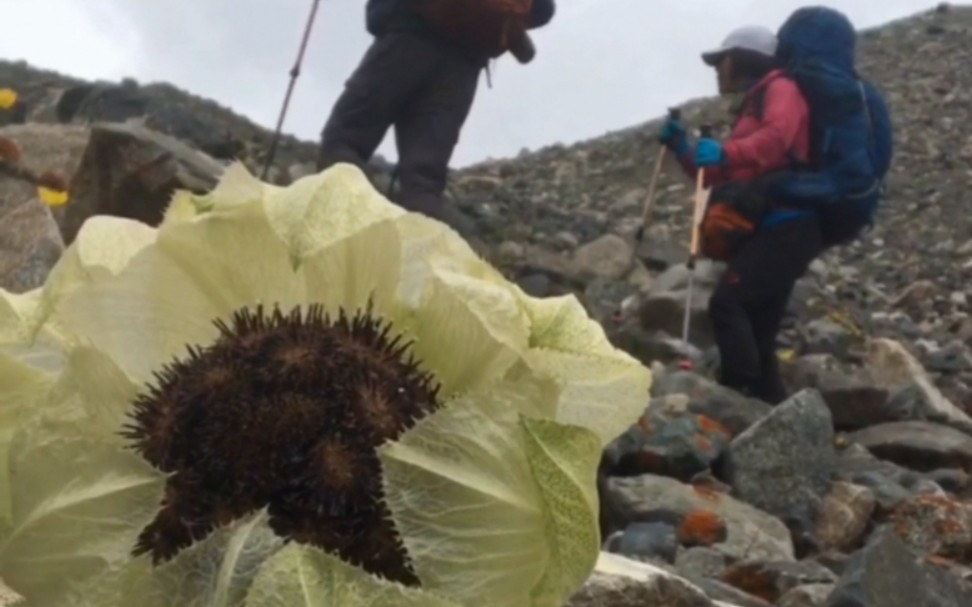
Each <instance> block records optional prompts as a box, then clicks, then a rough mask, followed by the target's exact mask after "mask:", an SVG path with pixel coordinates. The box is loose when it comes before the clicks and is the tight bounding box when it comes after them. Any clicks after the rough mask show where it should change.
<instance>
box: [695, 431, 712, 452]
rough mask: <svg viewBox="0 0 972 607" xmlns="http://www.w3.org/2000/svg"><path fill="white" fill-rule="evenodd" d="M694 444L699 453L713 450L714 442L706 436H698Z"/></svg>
mask: <svg viewBox="0 0 972 607" xmlns="http://www.w3.org/2000/svg"><path fill="white" fill-rule="evenodd" d="M693 442H694V443H695V448H696V449H698V450H699V451H710V450H711V449H712V441H711V440H710V439H709V437H707V436H706V435H704V434H696V435H695V437H694V439H693Z"/></svg>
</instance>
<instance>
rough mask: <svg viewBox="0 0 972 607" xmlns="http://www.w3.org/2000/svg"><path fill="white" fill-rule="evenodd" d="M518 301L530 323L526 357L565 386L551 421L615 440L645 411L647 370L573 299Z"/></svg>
mask: <svg viewBox="0 0 972 607" xmlns="http://www.w3.org/2000/svg"><path fill="white" fill-rule="evenodd" d="M521 293H522V292H521ZM521 300H522V301H523V303H524V305H525V306H526V309H527V313H528V315H529V316H530V321H531V327H530V338H529V339H530V351H529V353H528V354H527V355H526V359H527V360H528V361H529V364H530V365H531V366H532V367H533V369H534V370H535V371H536V372H539V373H545V374H548V375H550V376H552V377H555V378H557V379H558V380H559V381H560V382H561V383H562V385H563V386H564V391H563V393H562V396H561V401H560V403H559V405H558V408H557V409H558V410H557V414H556V419H557V420H558V421H561V422H563V423H567V424H575V425H578V426H583V427H585V428H589V429H591V430H593V431H594V432H595V433H596V434H597V435H598V436H599V437H601V440H602V441H604V442H605V443H607V442H609V441H611V440H613V439H614V438H616V437H617V436H618V435H619V434H621V433H622V432H623V431H624V430H625V428H627V427H628V426H630V425H631V423H633V422H634V421H635V420H636V419H638V417H640V416H641V415H642V413H643V412H644V408H645V407H646V406H647V404H648V401H649V391H650V389H651V371H650V370H649V369H648V368H647V367H645V366H644V365H642V364H641V363H640V362H639V361H638V360H637V359H635V358H634V357H632V356H630V355H629V354H627V353H626V352H624V351H623V350H621V349H619V348H616V347H614V346H613V345H612V344H611V342H610V341H609V340H608V339H607V336H606V335H605V333H604V329H603V328H602V327H601V325H600V324H598V323H597V322H595V321H594V320H593V319H592V318H590V316H588V314H587V312H586V311H585V310H584V308H583V306H581V304H580V302H579V301H577V299H576V298H575V297H573V296H566V297H557V298H549V299H538V298H534V297H529V296H527V295H525V294H523V295H522V296H521Z"/></svg>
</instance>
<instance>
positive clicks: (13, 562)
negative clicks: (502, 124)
mask: <svg viewBox="0 0 972 607" xmlns="http://www.w3.org/2000/svg"><path fill="white" fill-rule="evenodd" d="M2 301H7V302H8V303H7V305H6V307H4V306H3V305H0V328H2V327H4V326H6V327H8V329H7V330H5V333H7V334H11V333H19V334H26V335H28V336H31V338H32V339H36V338H37V336H38V335H46V336H48V338H49V341H56V343H57V344H59V345H58V348H60V350H59V351H58V356H59V357H60V359H59V360H60V361H61V362H60V363H59V365H60V366H56V365H51V368H54V367H57V371H56V373H54V374H53V379H51V373H48V374H47V375H45V376H44V379H43V381H40V380H38V381H37V382H35V383H29V384H27V388H25V389H26V390H27V391H28V392H29V394H30V402H31V403H32V406H31V407H30V408H29V409H30V411H31V412H32V414H30V415H28V416H27V417H26V419H23V418H22V419H21V420H20V421H19V422H18V429H17V432H16V433H15V434H13V436H12V438H10V439H9V441H8V443H9V444H8V445H7V446H6V447H4V446H3V445H0V449H6V450H7V451H9V453H8V458H9V461H10V474H9V480H2V481H0V482H6V483H9V487H6V488H5V487H2V486H0V490H2V489H7V490H8V491H9V494H10V496H11V506H10V508H9V511H10V517H9V518H10V527H9V530H8V531H6V532H5V537H0V541H2V543H0V579H2V580H4V581H5V582H6V584H7V585H9V586H10V588H11V589H12V590H13V591H14V592H17V593H19V594H20V595H22V596H24V597H25V598H26V599H27V603H26V604H27V605H29V606H35V605H36V606H48V605H52V606H53V605H98V606H99V607H121V606H123V605H125V606H127V605H139V606H140V607H154V606H160V607H161V606H163V605H179V606H183V607H186V606H199V607H229V606H246V607H262V606H277V605H279V606H287V607H296V606H298V605H315V606H317V605H321V606H325V605H326V606H331V605H333V606H341V607H355V606H359V605H360V606H365V605H368V606H374V605H389V606H392V605H394V606H401V607H408V606H422V607H437V606H441V607H459V606H462V607H467V606H468V607H476V606H483V607H485V606H489V607H504V606H508V607H514V606H515V607H530V606H535V607H548V606H549V607H555V606H556V607H560V606H561V605H562V604H563V603H564V601H565V600H566V599H567V598H568V597H569V596H570V595H571V594H572V593H573V592H574V591H575V590H576V589H577V588H578V587H579V586H580V585H581V584H582V583H583V582H584V581H585V580H586V578H587V576H588V575H589V573H590V571H591V570H592V568H593V566H594V564H595V562H596V560H597V556H598V551H599V545H600V538H599V532H598V524H597V520H598V517H597V510H598V503H597V495H596V486H595V485H596V482H595V479H596V468H597V465H598V463H599V460H600V455H601V451H602V449H603V447H604V445H605V443H606V442H607V441H610V440H612V439H613V438H614V437H615V436H617V435H618V434H619V433H621V432H622V431H623V430H624V429H625V428H626V427H627V426H628V425H629V424H630V423H631V422H632V420H634V419H636V418H637V417H638V416H639V415H640V414H641V411H642V409H643V407H644V405H645V402H646V400H647V394H648V390H649V387H650V374H649V371H648V370H647V369H646V368H644V367H643V366H642V365H641V364H639V363H638V362H637V361H636V360H634V359H633V358H631V357H629V356H628V355H627V354H625V353H623V352H621V351H619V350H617V349H615V348H614V347H612V346H611V344H610V343H609V342H608V341H607V339H606V337H605V335H604V333H603V331H602V330H601V328H600V326H599V325H598V324H597V323H595V322H594V321H593V320H591V319H590V318H589V317H588V316H587V315H586V313H585V312H584V310H583V308H582V307H581V306H580V304H579V303H578V302H577V300H576V299H574V298H573V297H560V298H549V299H536V298H532V297H529V296H527V295H526V294H525V293H523V292H522V291H521V290H520V289H519V288H518V287H516V285H514V284H512V283H510V282H508V281H506V280H505V279H504V277H503V276H502V275H501V274H500V273H499V272H497V271H496V270H495V269H494V268H492V267H491V266H489V265H488V264H487V263H485V262H484V261H483V260H482V259H480V258H479V257H478V256H477V255H476V254H475V253H474V252H473V251H472V249H470V248H469V246H468V245H467V244H466V243H465V242H464V241H463V240H462V239H461V238H460V237H459V236H458V235H457V234H455V233H454V232H452V231H451V230H450V229H449V228H447V227H445V226H444V225H443V224H440V223H438V222H436V221H433V220H430V219H427V218H425V217H423V216H420V215H416V214H412V213H406V212H404V211H403V210H401V209H400V208H399V207H397V206H395V205H393V204H391V203H390V202H388V201H387V200H385V199H384V198H383V197H382V196H381V195H380V194H379V193H378V192H376V191H375V190H374V189H373V188H372V186H371V184H370V183H369V182H368V181H367V179H366V178H365V177H364V175H363V174H362V173H361V172H360V171H359V170H358V169H356V168H354V167H351V166H348V165H339V166H336V167H334V168H331V169H329V170H327V171H325V172H323V173H320V174H317V175H313V176H309V177H306V178H304V179H301V180H300V181H298V182H295V183H294V184H292V185H290V186H287V187H278V186H272V185H269V184H266V183H262V182H260V181H259V180H257V179H255V178H253V177H252V176H250V175H249V174H248V173H247V172H246V171H245V169H244V168H243V167H242V166H241V165H234V166H232V167H230V168H229V169H228V170H227V173H226V174H225V175H224V177H223V178H222V180H221V181H220V183H219V185H218V186H217V188H216V189H214V190H213V191H212V192H210V193H209V194H207V195H193V194H191V193H188V192H180V193H178V194H177V195H176V196H175V197H174V199H173V201H172V204H171V205H170V208H169V209H168V211H167V215H166V218H165V220H164V222H163V223H162V224H161V225H160V226H159V227H158V228H157V229H153V228H147V227H145V226H142V225H140V224H137V223H135V222H130V221H127V220H124V219H119V218H108V217H95V218H92V219H90V220H89V221H88V222H87V223H86V224H85V227H84V230H83V231H82V234H81V235H80V236H79V238H78V240H77V241H76V242H75V243H73V244H72V246H71V247H70V248H69V250H68V251H67V252H66V253H65V256H64V257H63V258H62V260H61V262H60V263H59V264H58V266H57V267H56V268H55V269H54V271H53V272H52V274H51V277H50V278H49V280H48V283H47V284H46V285H44V287H42V288H41V289H39V290H38V291H37V292H36V293H33V294H31V296H30V297H29V298H28V299H27V300H26V301H25V300H18V302H17V303H16V305H14V304H10V303H9V302H10V301H13V300H12V299H11V297H10V296H9V295H8V296H7V297H6V299H3V298H0V302H2ZM3 310H6V312H3ZM4 316H5V317H4ZM9 327H18V329H17V330H16V331H15V330H13V329H9ZM28 341H29V340H28ZM55 349H57V348H54V347H53V346H50V347H49V350H50V351H53V350H55ZM23 350H24V349H23V348H21V352H20V353H17V352H13V353H9V352H8V353H4V352H2V351H0V357H3V356H7V357H8V359H9V360H11V364H14V363H18V364H19V363H21V362H22V359H23V358H24V357H26V356H27V355H26V354H23V352H22V351H23ZM50 351H49V352H48V353H47V354H46V358H45V360H50V359H54V358H57V356H54V355H53V354H51V352H50ZM11 357H12V358H11ZM2 369H3V367H0V372H2ZM28 379H29V378H28ZM25 381H28V380H27V379H25ZM5 389H7V384H4V385H3V386H2V387H0V391H2V390H5ZM5 402H6V401H5V400H3V399H0V405H2V404H3V403H5ZM22 417H23V416H22Z"/></svg>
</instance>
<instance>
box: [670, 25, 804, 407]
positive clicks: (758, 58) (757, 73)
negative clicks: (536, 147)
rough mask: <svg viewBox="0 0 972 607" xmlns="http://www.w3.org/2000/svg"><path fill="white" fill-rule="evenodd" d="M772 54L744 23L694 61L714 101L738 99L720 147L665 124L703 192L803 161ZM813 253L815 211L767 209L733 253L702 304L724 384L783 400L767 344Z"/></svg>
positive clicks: (767, 42)
mask: <svg viewBox="0 0 972 607" xmlns="http://www.w3.org/2000/svg"><path fill="white" fill-rule="evenodd" d="M775 52H776V36H775V35H774V34H773V32H771V31H770V30H768V29H766V28H763V27H758V26H747V27H742V28H739V29H737V30H735V31H733V32H732V33H730V34H729V36H728V37H727V38H726V40H725V41H724V42H723V44H722V46H721V47H720V48H718V49H716V50H714V51H711V52H708V53H704V54H703V55H702V58H703V60H704V61H705V63H706V64H707V65H710V66H712V67H714V68H715V70H716V72H717V75H718V82H719V92H720V94H722V95H727V96H728V95H739V96H740V97H741V101H740V103H739V104H738V106H737V107H736V108H735V113H736V119H735V124H734V125H733V128H732V131H731V133H730V134H729V136H728V137H727V138H726V140H725V141H722V142H720V141H718V140H716V139H712V138H702V139H700V140H699V141H698V142H697V143H696V144H695V146H692V145H691V144H690V143H689V141H688V136H687V134H686V131H685V128H684V127H683V126H682V124H681V123H680V122H679V121H678V120H670V121H669V122H668V123H667V124H666V125H665V126H664V128H663V129H662V134H661V140H662V142H663V143H664V144H665V145H666V146H667V147H668V148H669V149H671V150H672V151H673V152H675V154H676V155H677V156H678V158H679V161H680V163H681V165H682V167H683V168H684V170H685V172H686V173H688V174H689V175H690V176H692V177H693V178H694V177H695V175H696V171H697V169H698V168H699V167H702V168H703V170H704V179H705V183H706V185H707V186H710V187H714V186H718V185H720V184H725V183H727V182H755V181H756V180H758V179H760V178H762V177H764V176H768V175H770V174H772V173H773V172H774V171H776V170H778V169H785V168H787V167H790V166H792V164H793V162H795V161H796V162H799V161H800V160H801V159H805V158H806V157H807V154H808V152H809V143H810V142H809V107H808V105H807V103H806V101H805V99H804V97H803V95H802V94H801V92H800V90H799V88H798V87H797V85H796V83H795V82H793V81H792V80H791V79H790V78H788V77H787V76H786V75H784V74H783V73H782V72H781V71H780V70H779V69H777V65H776V59H775ZM821 250H822V242H821V235H820V225H819V222H818V219H817V216H816V214H815V213H813V212H812V211H807V210H802V209H793V208H787V206H786V201H782V200H773V201H770V202H769V206H768V208H767V209H766V211H765V212H764V213H762V215H761V219H760V220H759V222H758V223H757V224H756V227H755V231H754V232H753V233H752V235H751V236H749V237H748V238H747V239H746V240H745V241H744V242H743V243H742V245H740V246H739V248H738V250H736V251H735V252H734V253H732V257H731V258H730V259H729V260H728V268H727V270H726V272H725V274H724V275H723V276H722V278H721V280H720V282H719V284H718V286H717V287H716V290H715V293H714V294H713V296H712V299H711V300H710V302H709V316H710V318H711V319H712V324H713V329H714V332H715V337H716V343H717V346H718V348H719V354H720V359H721V378H720V381H721V383H722V384H723V385H726V386H729V387H731V388H733V389H735V390H738V391H739V392H742V393H743V394H746V395H748V396H752V397H756V398H760V399H763V400H765V401H767V402H770V403H772V404H776V403H779V402H780V401H782V400H784V399H785V398H786V392H785V389H784V386H783V383H782V381H781V379H780V374H779V369H778V361H777V356H776V337H777V334H778V333H779V331H780V325H781V323H782V320H783V316H784V314H785V312H786V308H787V304H788V302H789V299H790V295H791V293H792V291H793V287H794V285H795V284H796V281H797V280H799V278H800V277H801V276H802V275H803V274H804V272H806V270H807V268H808V267H809V265H810V262H811V261H813V259H814V258H815V257H816V256H817V255H818V254H820V252H821Z"/></svg>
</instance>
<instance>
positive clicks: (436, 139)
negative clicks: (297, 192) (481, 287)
mask: <svg viewBox="0 0 972 607" xmlns="http://www.w3.org/2000/svg"><path fill="white" fill-rule="evenodd" d="M452 2H458V0H452ZM432 4H436V3H435V2H432ZM554 10H555V9H554V0H534V2H533V6H532V10H531V12H530V14H529V18H528V19H527V22H526V24H525V29H523V30H522V31H521V32H519V35H518V36H516V40H514V41H513V44H512V45H511V46H512V48H510V49H509V50H510V52H511V53H513V55H514V56H515V57H516V58H517V59H518V60H519V61H520V62H521V63H526V62H528V61H529V60H531V59H532V52H533V49H532V43H531V42H530V40H529V37H528V35H527V33H526V30H527V29H534V28H537V27H542V26H544V25H546V24H547V23H549V22H550V20H551V19H552V18H553V15H554ZM365 11H366V24H367V29H368V32H369V33H371V34H372V35H373V36H375V40H374V42H373V43H372V45H371V47H370V48H369V49H368V50H367V52H366V53H365V55H364V58H363V59H362V60H361V63H360V64H359V65H358V67H357V69H356V70H355V72H354V73H353V74H352V75H351V77H350V79H348V81H347V82H346V83H345V89H344V92H343V94H342V95H341V96H340V98H338V100H337V102H336V103H335V105H334V108H333V110H332V112H331V116H330V118H329V119H328V121H327V123H326V124H325V126H324V129H323V132H322V133H321V148H320V157H319V161H318V169H319V170H324V169H326V168H327V167H329V166H331V165H333V164H335V163H338V162H350V163H353V164H356V165H358V166H360V167H362V168H364V165H365V163H367V162H368V160H369V159H370V158H371V156H372V155H373V154H374V152H375V150H376V149H377V147H378V146H379V145H380V144H381V142H382V140H383V139H384V137H385V134H386V133H387V131H388V128H389V127H390V126H393V125H394V127H395V140H396V145H397V148H398V157H399V158H398V178H399V180H400V185H401V194H400V198H399V200H398V201H397V202H398V204H400V205H401V206H402V207H404V208H405V209H408V210H410V211H417V212H420V213H423V214H425V215H428V216H430V217H434V218H437V219H440V220H442V221H444V222H446V223H449V224H451V225H453V227H457V228H459V226H457V225H456V224H457V223H461V222H462V220H461V218H460V217H459V213H458V211H457V210H455V209H452V208H451V207H449V205H446V204H445V202H444V200H443V196H442V194H443V192H444V191H445V186H446V177H447V174H448V167H449V161H450V159H451V157H452V153H453V149H454V148H455V146H456V143H458V141H459V132H460V130H461V129H462V126H463V124H464V122H465V120H466V117H467V115H468V114H469V109H470V107H471V106H472V103H473V98H474V97H475V94H476V88H477V85H478V81H479V75H480V71H481V70H482V69H483V68H484V67H486V65H487V64H488V61H489V59H490V58H491V56H495V55H497V54H499V53H492V54H490V53H488V52H484V51H482V50H479V49H477V48H472V47H471V46H470V45H466V44H462V43H460V42H458V41H453V39H452V38H450V37H448V36H446V35H443V34H442V33H441V32H440V30H437V29H436V28H434V27H433V26H432V23H431V22H430V21H429V20H428V19H425V18H423V16H422V15H420V14H419V13H418V12H417V10H416V9H415V8H413V2H412V0H368V3H367V5H366V8H365ZM479 31H482V28H480V30H479ZM461 37H462V36H459V38H461ZM460 231H464V230H462V229H460Z"/></svg>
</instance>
